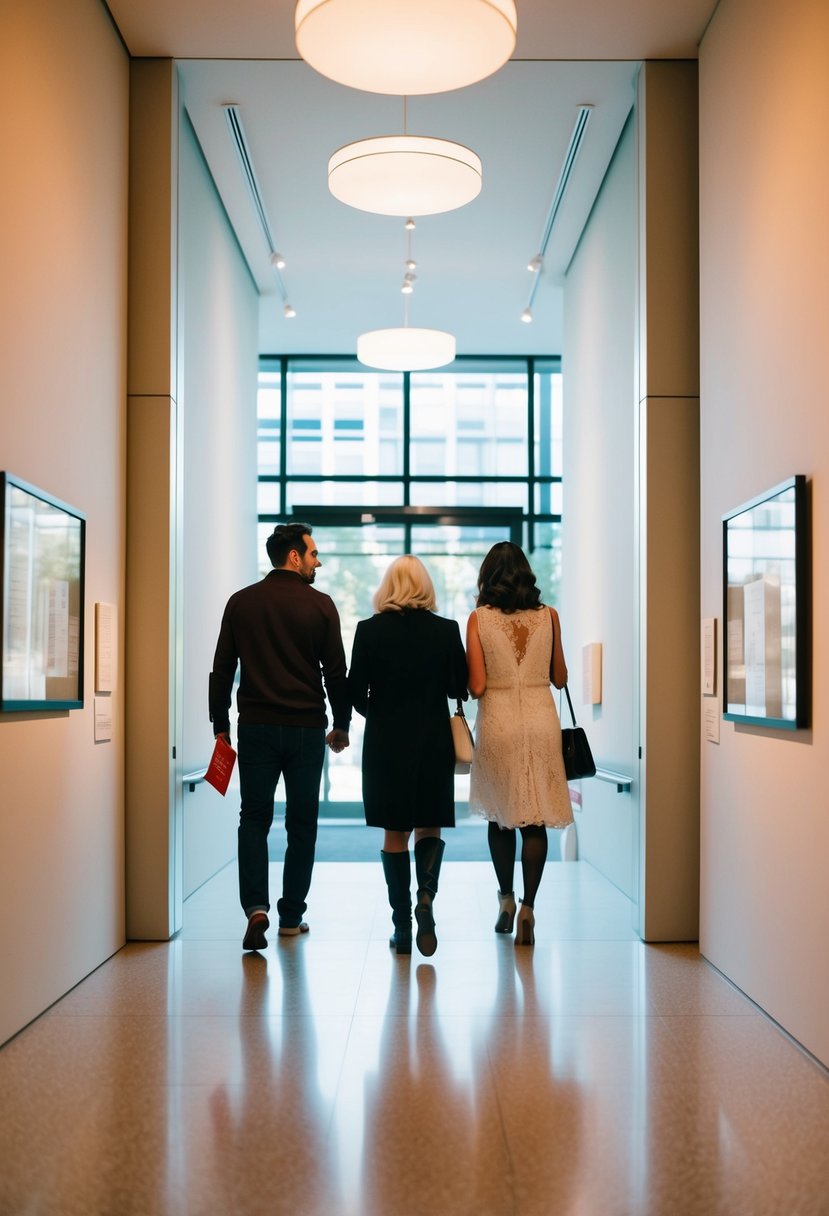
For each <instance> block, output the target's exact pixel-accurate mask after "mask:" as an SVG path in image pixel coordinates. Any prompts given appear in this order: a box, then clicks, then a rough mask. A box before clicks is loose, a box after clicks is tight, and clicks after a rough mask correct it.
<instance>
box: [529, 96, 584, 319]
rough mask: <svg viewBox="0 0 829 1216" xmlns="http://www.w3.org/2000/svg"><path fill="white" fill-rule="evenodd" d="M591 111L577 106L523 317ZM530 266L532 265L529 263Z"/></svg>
mask: <svg viewBox="0 0 829 1216" xmlns="http://www.w3.org/2000/svg"><path fill="white" fill-rule="evenodd" d="M592 111H593V106H592V105H583V106H579V109H578V114H577V115H576V122H575V125H574V127H573V132H572V134H571V136H570V142H569V144H568V145H567V151H566V152H565V154H564V161H563V163H562V166H561V172H560V173H559V175H558V181H557V182H556V188H555V190H554V192H553V199H552V202H551V203H550V210H549V211H548V212H547V220H546V223H545V224H544V231H543V233H542V235H541V242H540V244H539V247H538V253H537V255H536V257H535V258H533V263H537V266H536V269H535V273H534V275H533V285H532V288H531V289H530V296H529V299H528V300H527V307H526V309H525V311H524V316H525V317H526V316H527V314H529V313H530V310H531V309H532V305H533V300H534V299H535V293H536V291H537V290H538V281H539V279H540V278H541V270H542V269H543V259H544V255H545V254H546V252H547V245H548V244H549V242H550V236H551V235H552V231H553V224H554V223H555V221H556V216H557V215H558V212H559V208H560V207H561V203H562V200H563V198H564V194H565V191H566V190H567V186H568V185H569V182H570V178H571V177H572V174H573V169H574V167H575V164H576V159H577V157H578V154H579V152H580V150H581V145H582V142H583V140H584V134H585V131H586V130H587V124H588V122H589V121H590V115H591V113H592ZM531 265H532V263H531Z"/></svg>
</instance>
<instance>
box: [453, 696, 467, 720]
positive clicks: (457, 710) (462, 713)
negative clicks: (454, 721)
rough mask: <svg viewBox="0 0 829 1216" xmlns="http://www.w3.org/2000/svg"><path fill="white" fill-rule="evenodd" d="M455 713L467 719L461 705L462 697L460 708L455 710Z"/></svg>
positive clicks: (459, 702)
mask: <svg viewBox="0 0 829 1216" xmlns="http://www.w3.org/2000/svg"><path fill="white" fill-rule="evenodd" d="M455 713H456V714H460V716H461V717H462V718H465V717H466V714H465V713H464V712H463V705H462V704H461V699H460V697H458V708H457V709H456V710H455Z"/></svg>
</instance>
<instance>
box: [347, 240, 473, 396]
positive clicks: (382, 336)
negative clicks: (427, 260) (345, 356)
mask: <svg viewBox="0 0 829 1216" xmlns="http://www.w3.org/2000/svg"><path fill="white" fill-rule="evenodd" d="M414 226H415V225H414V220H413V219H412V218H411V217H409V219H407V220H406V226H405V229H406V257H405V259H404V261H403V266H404V268H405V272H406V273H405V274H404V275H403V285H402V287H401V288H400V290H401V292H402V293H403V296H404V302H403V325H402V327H401V328H399V329H372V330H369V331H368V333H364V334H360V336H359V337H358V339H357V358H358V359H359V360H360V362H361V363H365V365H366V367H376V368H379V369H380V370H381V371H388V372H422V371H427V370H428V369H429V368H433V367H444V366H445V364H447V363H451V362H452V360H453V359H454V358H455V336H454V334H448V333H446V332H445V331H444V330H442V329H414V328H410V327H409V297H410V296H411V295H412V293H413V291H414V284H415V281H416V279H417V275H416V274H415V273H414V272H415V269H416V267H417V263H416V262H415V260H414V258H413V257H412V230H413V228H414Z"/></svg>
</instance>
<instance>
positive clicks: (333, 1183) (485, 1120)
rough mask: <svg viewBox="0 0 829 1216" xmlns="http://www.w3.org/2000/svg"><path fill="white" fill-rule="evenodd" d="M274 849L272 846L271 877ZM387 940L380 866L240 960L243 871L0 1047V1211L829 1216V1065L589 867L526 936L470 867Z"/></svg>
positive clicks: (335, 872) (16, 1215) (569, 879)
mask: <svg viewBox="0 0 829 1216" xmlns="http://www.w3.org/2000/svg"><path fill="white" fill-rule="evenodd" d="M278 872H279V866H278V865H274V866H273V880H274V882H275V883H276V882H278ZM436 912H438V914H439V915H438V933H439V937H440V946H439V948H438V952H437V954H436V955H435V956H434V957H433V958H432V959H429V960H426V959H423V958H421V957H420V956H419V955H418V954H417V953H415V954H413V955H412V957H411V959H410V960H408V959H403V958H396V957H395V956H394V955H393V954H392V953H391V952H390V951H389V949H388V947H387V945H386V941H385V936H386V932H387V928H388V909H387V907H386V904H385V897H384V888H383V886H382V879H381V875H380V868H379V866H378V865H372V864H370V863H354V864H348V865H335V864H323V865H319V866H318V867H317V870H316V872H315V878H314V887H313V889H312V893H311V901H310V906H309V911H308V919H309V922H310V924H311V932H310V934H309V935H308V936H307V937H303V938H290V939H278V938H277V937H276V936H275V934H273V933H271V938H270V945H269V946H268V949H267V951H265V952H263V953H262V954H261V955H242V953H241V951H240V938H241V932H242V928H243V925H242V921H241V913H240V912H239V910H238V908H237V906H236V891H235V872H234V869H233V868H232V867H229V868H227V869H226V870H224V871H222V873H220V874H219V875H218V876H217V877H216V878H214V879H213V880H212V881H211V882H210V883H208V884H207V885H206V886H204V887H203V888H202V889H201V890H200V891H198V892H197V893H196V894H195V895H194V896H193V897H192V898H191V899H190V900H189V901H188V902H187V904H186V906H185V923H184V928H183V930H182V932H181V933H180V934H179V935H178V937H177V938H176V939H175V940H174V941H173V942H170V943H164V944H133V945H129V946H127V947H125V948H124V949H123V950H121V951H120V952H119V953H118V954H117V955H115V957H114V958H112V959H110V960H109V961H108V962H107V963H105V964H104V965H103V966H101V967H100V968H99V969H98V970H97V971H95V972H94V973H93V974H92V975H91V976H90V977H89V978H88V979H86V980H85V981H84V982H83V983H81V984H79V985H78V987H76V988H75V989H74V990H73V991H72V992H71V993H69V994H68V995H67V996H66V997H64V999H63V1000H62V1001H60V1002H58V1004H56V1005H55V1006H54V1007H53V1008H52V1009H51V1010H49V1011H48V1012H47V1013H45V1014H44V1015H43V1016H42V1017H41V1018H39V1019H38V1020H37V1021H36V1022H34V1023H33V1024H32V1025H31V1026H30V1027H28V1028H27V1029H26V1030H24V1031H23V1032H22V1033H21V1034H19V1035H18V1036H17V1037H16V1038H15V1039H13V1040H12V1041H11V1042H10V1043H9V1044H7V1045H6V1047H4V1048H3V1049H2V1051H0V1163H2V1164H0V1216H35V1214H37V1216H52V1214H54V1216H103V1214H105V1216H133V1214H135V1216H156V1214H159V1216H160V1214H165V1216H166V1214H168V1213H170V1214H178V1213H186V1214H188V1216H189V1214H193V1216H197V1214H204V1216H208V1214H209V1216H213V1214H217V1216H218V1214H221V1216H259V1214H262V1216H282V1214H283V1213H284V1214H286V1216H287V1214H291V1216H409V1214H411V1216H456V1214H457V1216H466V1214H469V1216H485V1214H489V1213H491V1214H493V1216H536V1214H537V1216H570V1214H572V1216H576V1214H578V1216H617V1214H618V1216H638V1214H639V1213H647V1214H648V1216H712V1214H722V1216H742V1214H745V1216H766V1214H768V1216H826V1214H827V1213H829V1079H827V1074H826V1073H825V1072H824V1070H822V1069H821V1068H820V1067H819V1066H818V1065H817V1064H816V1063H815V1062H814V1061H813V1060H811V1059H810V1058H809V1057H807V1056H806V1055H805V1054H804V1053H803V1052H801V1051H800V1050H799V1049H798V1048H797V1047H796V1046H794V1045H793V1044H792V1043H791V1042H790V1041H789V1040H788V1039H787V1038H786V1036H785V1035H784V1034H783V1033H782V1032H781V1031H780V1030H779V1029H778V1028H777V1027H776V1026H775V1025H773V1024H772V1023H771V1022H770V1021H769V1020H768V1019H767V1018H766V1017H765V1016H764V1015H763V1014H762V1013H760V1012H759V1011H758V1010H757V1008H756V1007H755V1006H754V1005H753V1004H752V1003H751V1002H750V1001H748V1000H747V999H746V998H745V997H744V996H742V995H741V994H740V993H739V992H738V991H736V990H735V989H734V988H733V987H732V986H731V985H730V984H729V983H728V982H727V981H726V980H725V979H723V978H722V977H721V976H720V975H719V974H718V973H717V972H716V971H715V970H713V969H712V968H711V967H710V966H708V964H706V963H705V962H704V961H703V960H702V959H701V958H700V956H699V954H698V952H697V950H696V948H695V947H693V946H650V947H649V946H644V945H643V944H642V943H641V942H639V941H638V939H637V938H636V937H635V935H634V934H633V932H632V930H631V928H630V909H629V905H628V903H627V901H626V900H625V898H624V897H623V896H622V895H621V894H620V893H619V892H618V891H617V890H616V889H615V888H614V887H612V886H611V885H610V884H609V883H607V882H605V881H604V879H602V878H601V877H600V876H599V875H598V874H597V873H596V872H595V871H594V870H593V869H592V868H591V867H590V866H589V865H588V864H587V863H584V862H576V863H567V864H564V863H555V864H551V865H550V866H549V867H548V870H547V873H546V875H545V879H544V884H543V886H542V891H541V895H540V897H539V900H538V904H537V917H538V926H537V941H536V946H535V948H534V949H524V948H521V949H517V948H515V947H514V945H513V943H512V940H511V939H509V938H502V937H496V936H495V934H493V932H492V924H493V922H494V914H495V895H494V883H493V880H492V876H491V873H490V869H489V866H488V865H487V864H486V863H475V862H467V863H454V864H451V863H450V864H447V865H446V866H445V867H444V872H443V878H442V887H441V893H440V896H439V900H438V903H437V905H436Z"/></svg>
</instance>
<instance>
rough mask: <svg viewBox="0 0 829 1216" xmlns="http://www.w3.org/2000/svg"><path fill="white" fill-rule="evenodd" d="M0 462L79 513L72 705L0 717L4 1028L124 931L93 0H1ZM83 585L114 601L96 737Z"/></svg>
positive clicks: (120, 417)
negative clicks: (111, 669)
mask: <svg viewBox="0 0 829 1216" xmlns="http://www.w3.org/2000/svg"><path fill="white" fill-rule="evenodd" d="M0 106H2V112H3V114H4V115H5V119H4V121H3V123H2V124H1V125H0V164H2V174H3V188H2V190H0V265H2V267H3V273H2V275H0V315H1V316H2V358H1V359H0V436H2V438H1V439H0V467H2V468H4V469H8V470H9V471H10V472H14V473H16V474H18V475H19V476H21V477H24V478H25V479H26V480H28V481H31V482H33V483H34V484H36V485H38V486H41V487H42V488H43V489H45V490H47V491H49V492H51V493H53V494H55V495H57V496H58V497H59V498H61V499H63V500H64V501H66V502H69V503H71V504H72V505H73V506H76V507H78V508H80V509H81V510H82V511H84V512H85V513H86V516H87V557H86V602H85V625H86V638H87V647H86V654H85V663H84V688H85V698H86V699H85V706H84V708H83V709H82V710H77V711H72V712H70V713H53V714H37V715H35V714H27V715H20V714H4V715H2V717H0V771H2V774H3V777H2V792H0V801H1V802H2V813H0V1041H3V1040H4V1039H6V1038H8V1037H9V1036H10V1035H11V1034H14V1033H15V1031H17V1030H19V1029H20V1028H21V1027H22V1026H23V1025H25V1023H26V1022H28V1021H29V1020H31V1019H32V1018H33V1017H35V1016H36V1015H37V1014H38V1013H40V1012H41V1011H42V1010H43V1009H44V1008H45V1007H46V1006H48V1005H49V1004H50V1003H51V1002H52V1001H54V1000H56V999H57V998H58V997H59V996H61V995H62V994H63V993H64V992H66V991H67V989H68V988H70V987H72V985H74V984H75V983H77V982H78V981H79V980H80V979H82V978H83V976H84V975H86V974H87V973H88V972H89V971H91V970H92V969H93V968H95V967H96V966H97V965H98V964H99V963H101V962H102V961H103V960H104V959H105V958H107V957H108V956H109V955H110V954H112V953H113V952H114V951H115V950H117V949H118V948H119V947H120V946H121V944H122V943H123V941H124V801H123V752H124V731H123V720H124V715H123V661H122V656H123V637H124V614H123V605H124V518H125V505H124V465H125V455H124V452H125V428H124V420H125V409H124V402H125V384H126V291H127V123H128V63H127V57H126V54H125V52H124V50H123V48H122V46H121V44H120V41H119V40H118V38H117V36H116V34H115V33H114V31H113V29H112V27H111V25H110V22H109V20H108V18H107V16H106V14H105V11H104V8H103V6H102V5H101V4H99V3H98V0H74V2H73V3H72V4H71V5H67V4H66V3H65V0H12V2H11V3H8V2H7V3H5V4H4V6H3V36H2V39H0ZM96 601H108V602H111V603H113V604H115V605H117V607H118V636H119V676H120V679H119V683H118V691H117V693H116V694H115V696H114V737H113V741H112V742H111V743H101V744H98V745H96V744H95V742H94V738H93V701H92V692H93V647H92V641H93V617H94V604H95V602H96Z"/></svg>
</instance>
